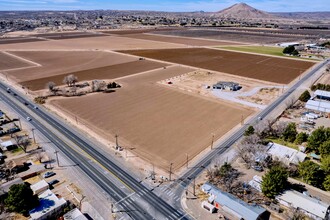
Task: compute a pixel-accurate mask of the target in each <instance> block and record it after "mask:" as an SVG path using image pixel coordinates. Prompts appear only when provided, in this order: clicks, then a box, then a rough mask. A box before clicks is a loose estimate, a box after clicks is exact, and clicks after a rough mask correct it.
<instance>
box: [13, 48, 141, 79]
mask: <svg viewBox="0 0 330 220" xmlns="http://www.w3.org/2000/svg"><path fill="white" fill-rule="evenodd" d="M11 53H12V54H15V55H17V56H19V57H22V58H25V59H28V60H31V61H34V62H36V63H39V64H40V65H41V66H40V67H35V68H29V69H24V70H23V69H22V70H17V71H11V72H8V76H10V77H12V78H14V80H15V81H17V82H22V81H30V80H35V79H40V78H45V77H51V76H56V75H63V74H66V73H71V72H77V71H81V70H88V69H94V68H99V67H104V66H111V65H116V64H120V63H126V62H132V61H136V60H138V59H137V58H134V57H129V56H125V55H121V54H117V53H109V52H99V51H15V52H11Z"/></svg>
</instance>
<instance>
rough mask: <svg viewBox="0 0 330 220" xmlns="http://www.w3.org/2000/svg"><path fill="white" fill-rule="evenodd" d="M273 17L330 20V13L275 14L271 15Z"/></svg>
mask: <svg viewBox="0 0 330 220" xmlns="http://www.w3.org/2000/svg"><path fill="white" fill-rule="evenodd" d="M271 14H272V15H275V16H278V17H281V18H288V19H304V20H308V19H313V20H318V19H322V20H328V21H329V20H330V12H329V11H324V12H274V13H271Z"/></svg>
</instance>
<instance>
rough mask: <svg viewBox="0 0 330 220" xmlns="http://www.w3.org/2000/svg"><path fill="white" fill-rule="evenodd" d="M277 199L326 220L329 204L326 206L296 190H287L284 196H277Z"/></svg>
mask: <svg viewBox="0 0 330 220" xmlns="http://www.w3.org/2000/svg"><path fill="white" fill-rule="evenodd" d="M276 199H278V200H282V201H285V202H287V203H289V204H290V205H291V206H293V207H294V208H299V209H303V210H305V211H307V212H309V213H311V214H313V215H315V216H318V217H320V218H322V219H323V218H325V216H326V214H327V210H328V209H329V204H326V203H324V202H321V201H319V200H317V199H314V198H311V197H309V196H306V195H304V194H302V193H299V192H297V191H294V190H287V191H285V192H284V193H283V194H281V195H279V196H277V197H276Z"/></svg>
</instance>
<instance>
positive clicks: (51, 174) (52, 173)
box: [43, 171, 56, 178]
mask: <svg viewBox="0 0 330 220" xmlns="http://www.w3.org/2000/svg"><path fill="white" fill-rule="evenodd" d="M55 174H56V173H54V172H51V171H50V172H46V173H44V175H43V178H48V177H51V176H54V175H55Z"/></svg>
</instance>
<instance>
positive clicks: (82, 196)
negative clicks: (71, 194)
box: [79, 195, 86, 211]
mask: <svg viewBox="0 0 330 220" xmlns="http://www.w3.org/2000/svg"><path fill="white" fill-rule="evenodd" d="M85 197H86V196H84V195H81V200H80V201H79V210H80V211H81V203H82V201H83V200H84V198H85Z"/></svg>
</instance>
